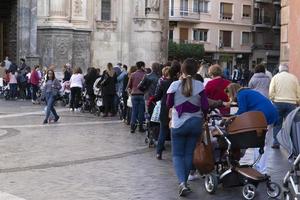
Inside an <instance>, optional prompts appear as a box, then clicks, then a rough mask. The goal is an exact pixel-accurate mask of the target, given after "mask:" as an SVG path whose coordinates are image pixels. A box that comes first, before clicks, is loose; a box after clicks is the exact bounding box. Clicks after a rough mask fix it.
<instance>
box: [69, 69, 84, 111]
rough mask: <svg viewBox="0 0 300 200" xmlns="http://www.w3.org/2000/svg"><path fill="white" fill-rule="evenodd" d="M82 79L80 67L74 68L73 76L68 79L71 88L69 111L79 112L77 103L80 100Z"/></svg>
mask: <svg viewBox="0 0 300 200" xmlns="http://www.w3.org/2000/svg"><path fill="white" fill-rule="evenodd" d="M83 83H84V77H83V75H82V70H81V68H80V67H75V68H74V72H73V75H72V76H71V79H70V87H71V101H70V111H76V112H77V111H80V109H79V102H80V99H81V91H82V88H83Z"/></svg>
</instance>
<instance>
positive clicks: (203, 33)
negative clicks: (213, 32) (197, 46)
mask: <svg viewBox="0 0 300 200" xmlns="http://www.w3.org/2000/svg"><path fill="white" fill-rule="evenodd" d="M207 32H208V30H207V29H194V40H196V41H204V42H207Z"/></svg>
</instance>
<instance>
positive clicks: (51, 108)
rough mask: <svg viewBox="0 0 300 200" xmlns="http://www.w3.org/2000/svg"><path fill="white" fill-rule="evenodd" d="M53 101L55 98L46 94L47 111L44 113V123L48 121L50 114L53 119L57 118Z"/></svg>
mask: <svg viewBox="0 0 300 200" xmlns="http://www.w3.org/2000/svg"><path fill="white" fill-rule="evenodd" d="M55 100H56V98H55V96H53V95H52V93H51V92H47V93H46V102H47V111H46V118H45V121H48V119H49V116H50V113H51V112H52V114H53V115H54V117H55V119H57V118H58V115H57V113H56V110H55V108H54V103H55Z"/></svg>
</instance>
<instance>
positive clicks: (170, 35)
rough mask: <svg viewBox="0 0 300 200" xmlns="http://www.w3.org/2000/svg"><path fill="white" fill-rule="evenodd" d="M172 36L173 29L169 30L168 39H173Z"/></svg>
mask: <svg viewBox="0 0 300 200" xmlns="http://www.w3.org/2000/svg"><path fill="white" fill-rule="evenodd" d="M173 37H174V31H173V30H169V40H170V41H173Z"/></svg>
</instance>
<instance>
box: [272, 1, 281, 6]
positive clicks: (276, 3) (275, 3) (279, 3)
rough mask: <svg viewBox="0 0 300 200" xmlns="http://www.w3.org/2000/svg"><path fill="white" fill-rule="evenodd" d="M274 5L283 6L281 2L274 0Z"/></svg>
mask: <svg viewBox="0 0 300 200" xmlns="http://www.w3.org/2000/svg"><path fill="white" fill-rule="evenodd" d="M273 4H274V5H279V6H280V5H281V0H273Z"/></svg>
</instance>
